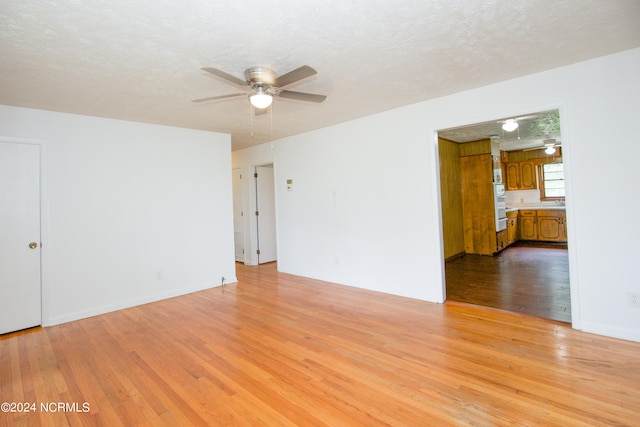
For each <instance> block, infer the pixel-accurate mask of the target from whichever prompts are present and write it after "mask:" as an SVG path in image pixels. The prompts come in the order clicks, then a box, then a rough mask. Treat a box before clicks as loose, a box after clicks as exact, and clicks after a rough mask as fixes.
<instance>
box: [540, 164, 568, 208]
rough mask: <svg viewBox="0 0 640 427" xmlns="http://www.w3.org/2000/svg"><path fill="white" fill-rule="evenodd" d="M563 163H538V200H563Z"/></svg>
mask: <svg viewBox="0 0 640 427" xmlns="http://www.w3.org/2000/svg"><path fill="white" fill-rule="evenodd" d="M564 196H565V193H564V164H563V163H545V164H542V165H540V200H564Z"/></svg>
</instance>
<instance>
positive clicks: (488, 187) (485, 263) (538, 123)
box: [438, 110, 572, 322]
mask: <svg viewBox="0 0 640 427" xmlns="http://www.w3.org/2000/svg"><path fill="white" fill-rule="evenodd" d="M511 120H515V121H516V123H517V126H516V127H515V128H509V130H507V126H504V127H503V125H505V124H506V123H507V122H511ZM511 125H513V123H511ZM561 144H562V141H561V132H560V120H559V111H558V110H549V111H541V112H536V113H531V114H527V115H524V116H519V117H511V118H503V119H498V120H494V121H490V122H483V123H476V124H472V125H467V126H462V127H458V128H452V129H445V130H441V131H438V148H439V164H440V171H441V172H440V198H441V208H442V212H441V215H442V223H441V225H442V235H443V241H444V264H445V289H446V298H447V299H448V300H449V301H459V302H465V303H471V304H476V305H483V306H489V307H495V308H500V309H505V310H510V311H516V312H520V313H526V314H530V315H535V316H538V317H544V318H548V319H552V320H559V321H563V322H571V320H572V319H571V288H570V282H569V260H568V243H567V239H566V216H565V215H563V212H564V211H565V206H564V200H565V199H564V193H563V194H562V197H546V195H545V193H544V192H543V191H541V190H542V188H544V186H545V184H548V182H547V181H544V180H545V179H546V178H543V176H542V175H541V174H540V173H534V174H532V175H527V176H526V178H527V179H524V178H525V177H523V176H522V175H520V174H521V173H522V171H527V172H528V171H530V170H536V171H540V170H542V167H541V165H543V164H548V163H554V164H560V165H562V162H563V159H562V148H561ZM471 156H473V160H470V159H471V158H472V157H471ZM481 156H485V157H486V159H481V158H480V157H481ZM462 159H464V160H465V161H464V162H463V161H462ZM478 162H486V163H487V164H488V166H486V168H485V167H482V168H476V169H475V170H473V172H471V173H472V174H473V176H472V177H471V178H472V179H469V173H470V172H469V170H468V169H463V168H465V167H466V166H467V165H468V164H469V163H472V164H474V165H478ZM525 166H526V168H525ZM519 168H520V169H519ZM485 170H486V172H482V174H484V175H486V176H484V175H482V176H480V175H479V174H480V172H479V171H485ZM507 170H508V171H509V173H508V174H507V172H506V171H507ZM514 171H515V172H517V173H514ZM465 174H466V177H465ZM507 175H509V176H508V177H507ZM503 178H504V179H503ZM531 178H533V180H534V183H533V184H534V185H533V186H532V185H531ZM563 179H564V178H563ZM516 181H517V182H516ZM469 183H473V184H472V185H469ZM510 184H511V185H510ZM516 184H517V185H516ZM524 184H526V185H527V187H525V186H524ZM563 185H564V183H563ZM498 186H504V188H506V189H507V190H508V191H506V192H505V194H506V208H509V209H506V211H507V212H510V214H509V213H507V214H506V215H508V216H510V218H502V221H499V218H498V216H499V215H498V210H499V209H498V208H497V206H498V205H499V203H498V201H497V199H495V198H493V196H494V190H495V188H497V187H498ZM471 187H473V188H471ZM547 187H550V186H548V185H547ZM465 191H466V192H467V193H466V195H467V200H472V203H473V207H472V208H469V207H468V203H467V204H465ZM483 192H484V193H486V196H483V197H484V199H483V197H481V195H482V194H483ZM471 193H472V196H473V197H472V198H469V196H468V195H469V194H471ZM549 194H551V193H550V192H549ZM482 200H485V202H486V203H487V206H489V207H487V208H486V209H485V208H478V203H483V202H482ZM478 209H479V210H480V215H484V216H485V217H483V218H481V221H473V220H470V218H469V217H470V215H471V216H473V215H478ZM503 211H504V210H503ZM494 213H495V215H494ZM521 215H532V216H533V218H532V217H521ZM537 215H540V217H539V218H538V217H536V216H537ZM547 215H549V216H547ZM494 216H495V217H494ZM487 217H488V218H487ZM505 223H507V224H509V225H512V226H513V230H507V229H504V231H502V230H503V227H506V226H505V225H504V224H505ZM478 224H479V225H478ZM523 224H524V225H525V228H524V229H523V228H522V226H523ZM554 224H555V225H556V229H555V230H554V229H552V228H551V227H550V226H552V225H554ZM532 225H533V227H532ZM521 229H522V230H526V233H525V234H524V235H523V234H522V233H521ZM532 229H533V230H536V229H539V231H540V233H539V235H538V234H535V235H529V232H530V231H531V230H532ZM556 230H557V231H558V235H555V234H553V235H550V234H549V233H550V232H555V231H556ZM507 231H509V232H510V233H511V232H513V234H511V235H508V234H507ZM536 233H537V232H536ZM507 236H510V237H507ZM514 236H515V237H514ZM472 239H475V240H472ZM480 240H481V241H482V242H483V243H486V242H489V243H488V244H489V246H490V247H491V245H493V248H494V249H493V250H489V251H487V250H482V251H478V250H477V249H478V244H477V242H478V241H480ZM486 247H487V245H486V244H484V245H483V248H486Z"/></svg>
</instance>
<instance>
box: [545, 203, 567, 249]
mask: <svg viewBox="0 0 640 427" xmlns="http://www.w3.org/2000/svg"><path fill="white" fill-rule="evenodd" d="M566 221H567V220H566V216H565V213H564V211H551V210H549V211H538V240H544V241H546V242H566V241H567V224H566Z"/></svg>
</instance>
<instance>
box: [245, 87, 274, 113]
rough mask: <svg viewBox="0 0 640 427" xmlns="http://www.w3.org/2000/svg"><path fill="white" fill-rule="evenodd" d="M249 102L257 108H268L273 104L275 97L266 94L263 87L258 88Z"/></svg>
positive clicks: (250, 96)
mask: <svg viewBox="0 0 640 427" xmlns="http://www.w3.org/2000/svg"><path fill="white" fill-rule="evenodd" d="M249 101H250V102H251V105H253V106H254V107H256V108H260V109H262V108H267V107H268V106H269V105H271V103H272V102H273V96H271V95H269V94H268V93H267V92H265V90H264V88H263V87H262V86H258V87H257V88H256V89H255V90H254V91H253V92H252V93H251V95H249Z"/></svg>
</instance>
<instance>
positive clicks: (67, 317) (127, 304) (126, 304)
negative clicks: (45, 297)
mask: <svg viewBox="0 0 640 427" xmlns="http://www.w3.org/2000/svg"><path fill="white" fill-rule="evenodd" d="M237 282H238V279H237V278H236V277H235V276H234V277H232V278H229V279H228V280H225V285H228V284H229V283H237ZM215 288H220V289H223V286H221V285H220V284H215V285H214V284H213V283H199V284H196V285H192V286H186V287H184V288H180V289H174V290H172V291H170V292H161V293H158V294H154V295H149V296H145V297H142V298H135V299H130V300H127V301H122V302H118V303H116V304H110V305H104V306H101V307H95V308H92V309H89V310H81V311H76V312H74V313H68V314H64V315H61V316H55V317H52V318H51V319H49V320H50V322H49V323H48V324H47V325H46V326H53V325H59V324H61V323H67V322H73V321H75V320H80V319H86V318H87V317H92V316H98V315H100V314H105V313H110V312H112V311H117V310H123V309H125V308H131V307H136V306H139V305H142V304H148V303H151V302H156V301H161V300H165V299H168V298H173V297H177V296H181V295H187V294H191V293H194V292H199V291H204V290H207V289H215Z"/></svg>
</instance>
